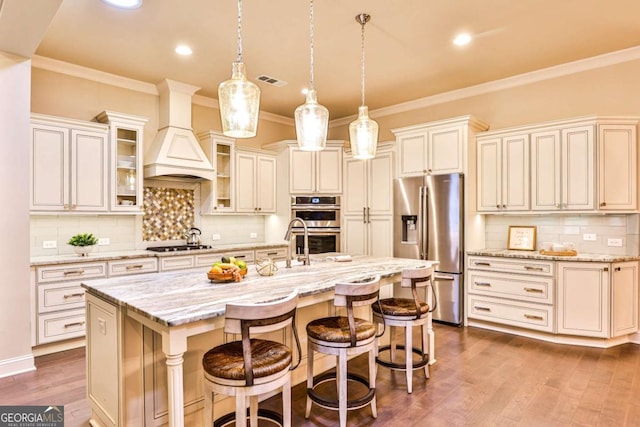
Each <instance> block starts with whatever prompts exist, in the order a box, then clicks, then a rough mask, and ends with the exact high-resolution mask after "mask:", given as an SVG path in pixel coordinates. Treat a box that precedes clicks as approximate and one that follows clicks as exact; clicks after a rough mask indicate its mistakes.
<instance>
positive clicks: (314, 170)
mask: <svg viewBox="0 0 640 427" xmlns="http://www.w3.org/2000/svg"><path fill="white" fill-rule="evenodd" d="M343 151H344V142H342V141H340V142H339V143H331V142H327V146H326V147H325V149H324V150H321V151H302V150H300V149H299V148H297V145H295V146H294V145H290V146H289V192H290V193H291V194H316V193H318V194H341V193H342V157H343V155H342V153H343Z"/></svg>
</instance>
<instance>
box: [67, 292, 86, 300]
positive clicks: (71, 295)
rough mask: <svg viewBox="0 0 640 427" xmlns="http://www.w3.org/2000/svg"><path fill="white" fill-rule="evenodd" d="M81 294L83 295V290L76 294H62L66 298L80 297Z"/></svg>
mask: <svg viewBox="0 0 640 427" xmlns="http://www.w3.org/2000/svg"><path fill="white" fill-rule="evenodd" d="M83 296H84V292H78V293H77V294H66V295H65V296H64V299H67V298H81V297H83Z"/></svg>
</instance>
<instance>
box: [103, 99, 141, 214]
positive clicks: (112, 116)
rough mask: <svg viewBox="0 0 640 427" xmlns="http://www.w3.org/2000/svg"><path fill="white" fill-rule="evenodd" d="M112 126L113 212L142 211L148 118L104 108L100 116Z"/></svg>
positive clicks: (110, 130) (110, 183)
mask: <svg viewBox="0 0 640 427" xmlns="http://www.w3.org/2000/svg"><path fill="white" fill-rule="evenodd" d="M96 120H97V121H98V122H100V123H106V124H108V125H109V145H110V150H109V153H110V162H109V165H110V167H109V170H110V174H109V176H110V179H109V188H110V190H111V191H110V192H109V193H110V198H109V200H110V202H109V206H110V209H111V211H112V212H140V213H141V212H142V176H143V175H142V151H143V149H144V125H145V123H146V122H147V120H148V119H146V118H144V117H137V116H132V115H129V114H122V113H116V112H113V111H103V112H102V113H100V114H98V116H96Z"/></svg>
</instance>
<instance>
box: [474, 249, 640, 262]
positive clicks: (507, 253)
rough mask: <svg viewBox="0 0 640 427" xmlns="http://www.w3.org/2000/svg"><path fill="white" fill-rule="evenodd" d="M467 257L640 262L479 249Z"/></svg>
mask: <svg viewBox="0 0 640 427" xmlns="http://www.w3.org/2000/svg"><path fill="white" fill-rule="evenodd" d="M467 255H474V256H493V257H504V258H521V259H541V260H546V261H580V262H622V261H637V260H640V256H639V255H607V254H590V253H578V255H575V256H556V255H542V254H541V253H539V252H536V251H513V250H508V249H479V250H474V251H467Z"/></svg>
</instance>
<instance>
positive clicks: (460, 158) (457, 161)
mask: <svg viewBox="0 0 640 427" xmlns="http://www.w3.org/2000/svg"><path fill="white" fill-rule="evenodd" d="M487 128H488V126H487V125H486V124H485V123H483V122H481V121H479V120H476V119H474V118H472V117H471V116H464V117H457V118H453V119H448V120H441V121H437V122H430V123H424V124H420V125H415V126H408V127H404V128H399V129H393V130H392V132H393V134H394V135H395V136H396V144H397V152H398V176H400V177H405V176H415V175H424V174H434V175H437V174H448V173H465V172H466V170H465V169H466V168H465V162H466V157H467V156H466V154H467V146H468V139H469V137H470V135H471V134H473V133H474V132H475V131H479V130H486V129H487Z"/></svg>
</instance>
